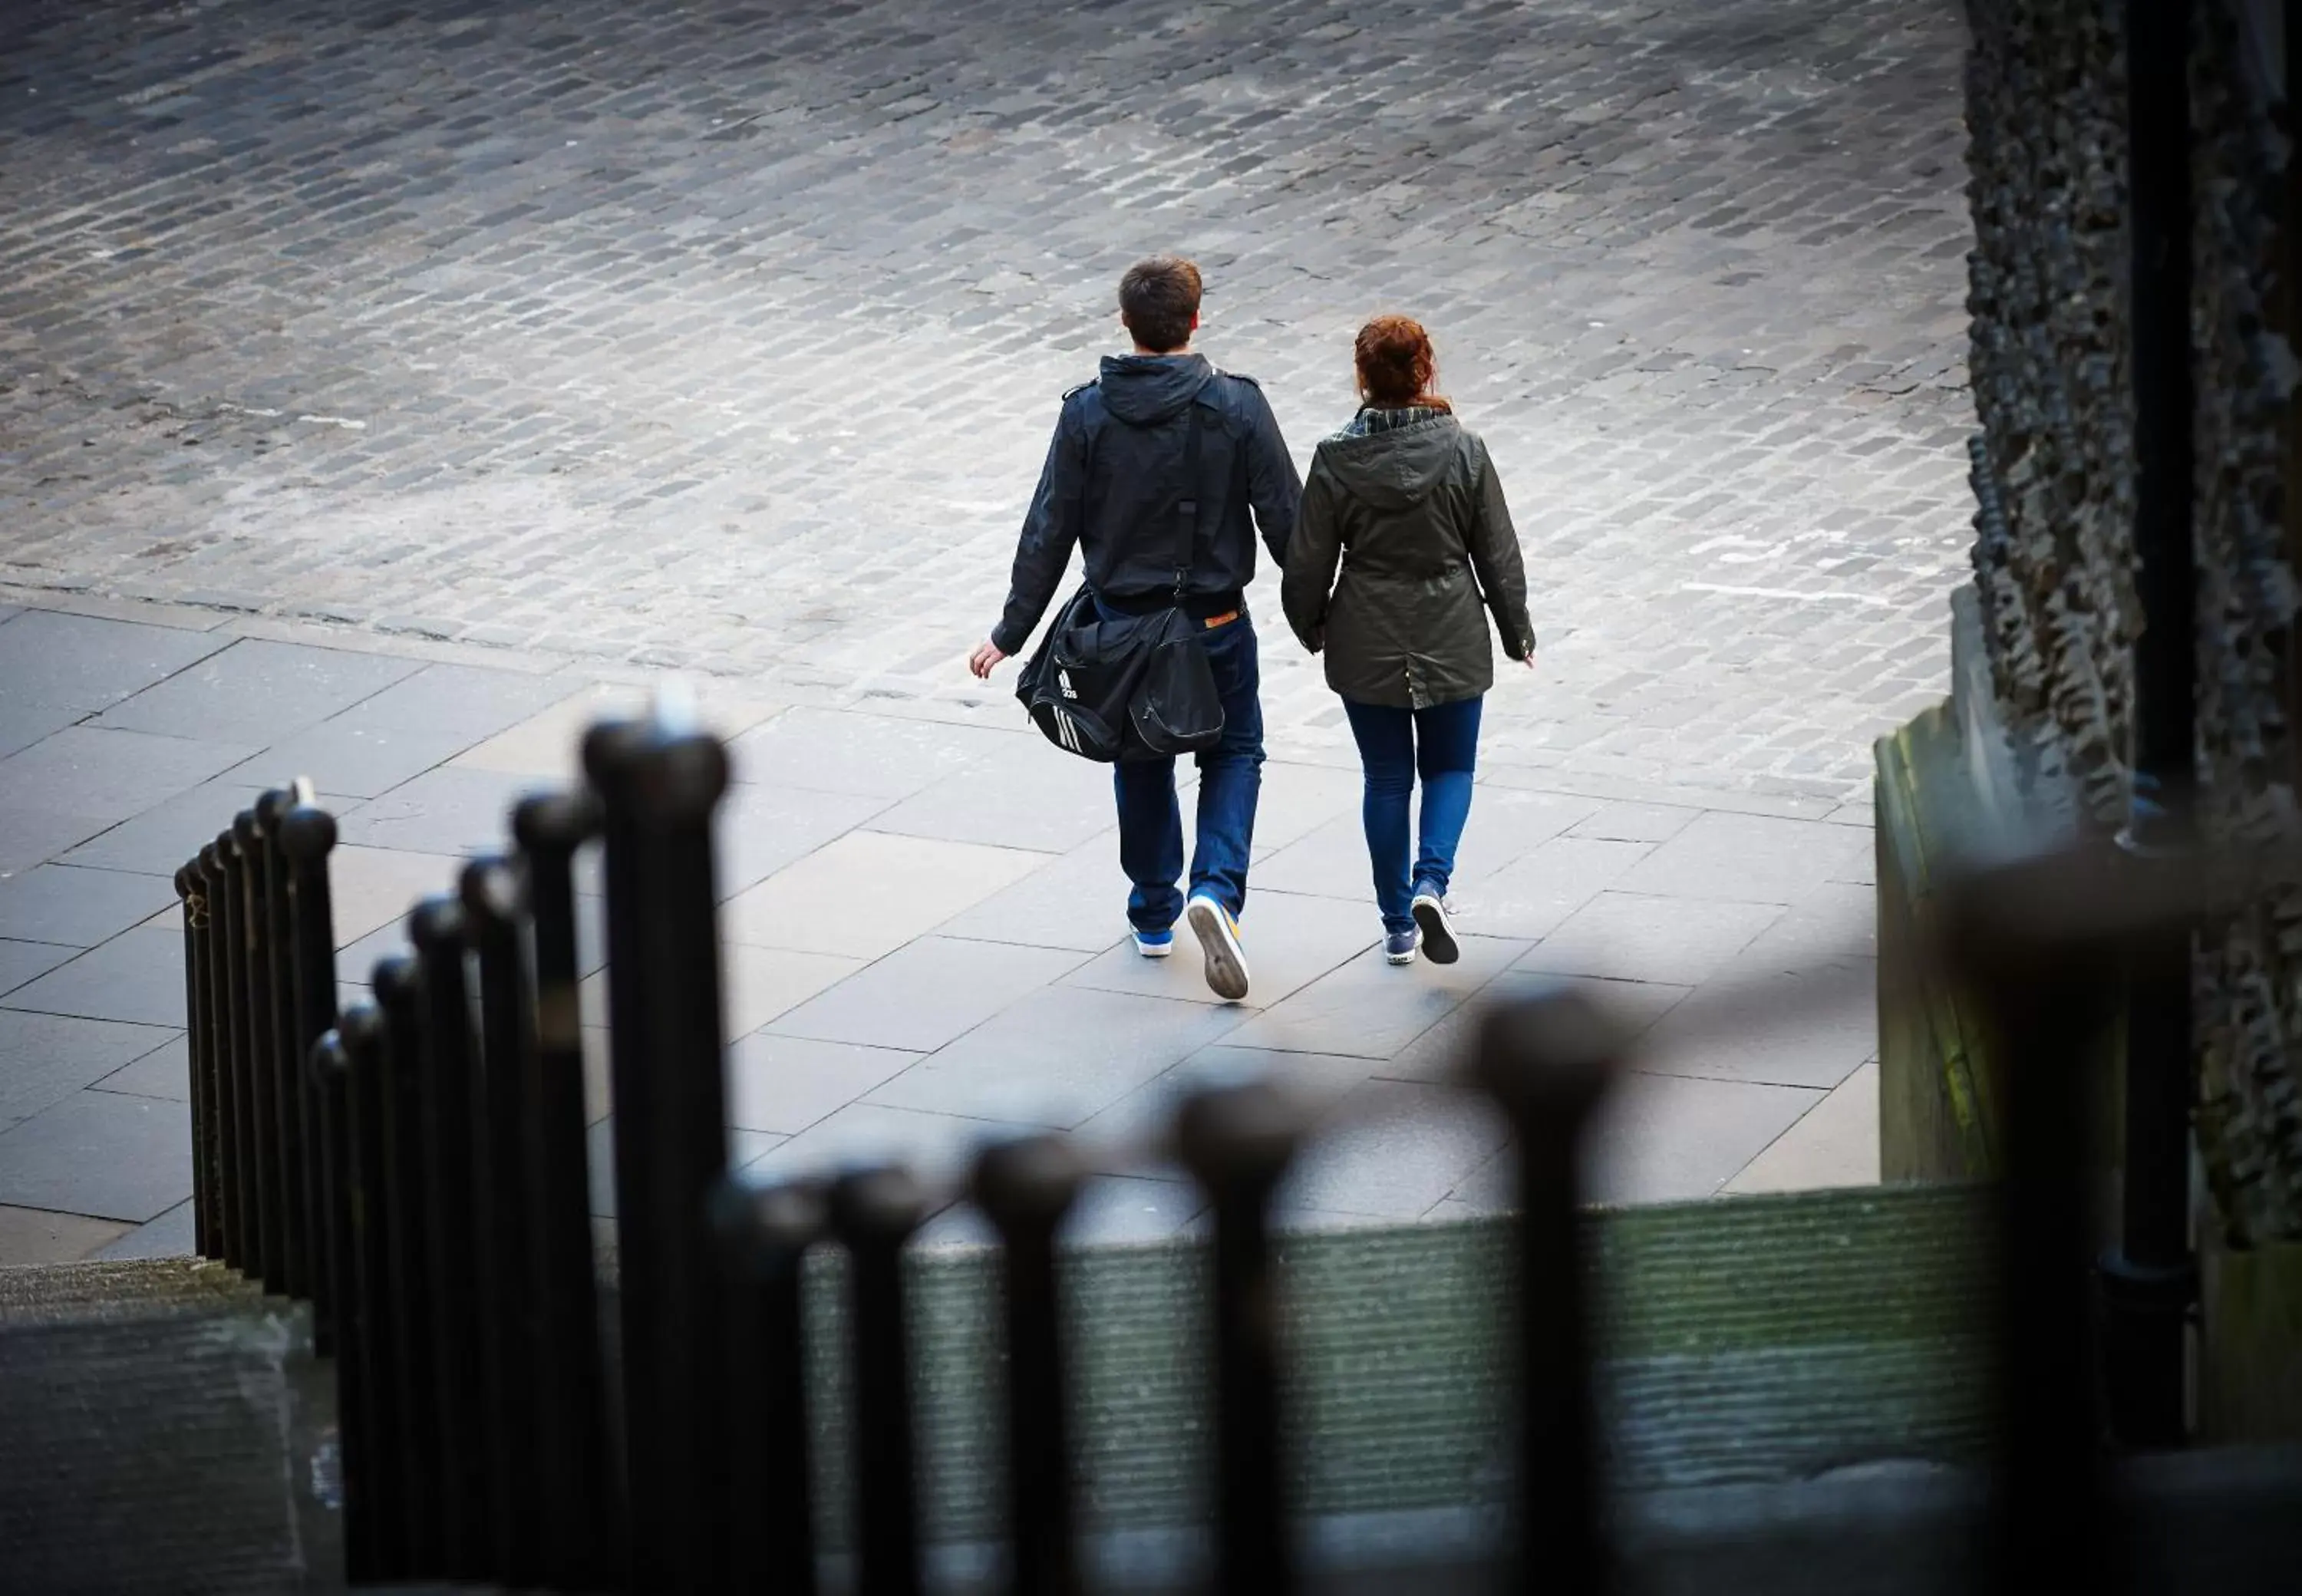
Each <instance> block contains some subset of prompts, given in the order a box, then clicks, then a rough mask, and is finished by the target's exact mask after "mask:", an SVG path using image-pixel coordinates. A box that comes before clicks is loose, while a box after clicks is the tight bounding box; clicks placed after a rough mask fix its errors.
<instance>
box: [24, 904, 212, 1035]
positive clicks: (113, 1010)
mask: <svg viewBox="0 0 2302 1596" xmlns="http://www.w3.org/2000/svg"><path fill="white" fill-rule="evenodd" d="M0 1007H5V1008H11V1009H23V1010H28V1011H30V1012H35V1013H45V1014H69V1015H72V1016H74V1017H76V1018H79V1019H84V1020H117V1021H129V1022H132V1023H134V1024H138V1025H162V1026H174V1027H177V1028H179V1029H181V1027H182V1026H183V1023H184V938H183V935H182V933H181V932H180V931H175V930H171V929H168V928H163V927H156V926H139V927H138V928H136V929H134V930H132V931H123V932H122V933H121V934H120V935H119V936H117V937H113V939H112V940H111V941H109V942H105V943H99V944H98V945H97V946H95V947H92V948H90V949H88V951H87V952H86V953H81V954H80V955H79V956H78V957H76V958H74V959H72V960H71V961H70V962H66V963H63V964H59V965H57V966H56V967H55V969H54V970H50V971H48V973H47V974H46V975H44V976H41V977H39V978H38V979H35V980H31V981H28V982H26V983H25V984H24V985H23V986H21V987H17V988H16V989H15V990H14V991H13V992H11V993H9V994H8V995H7V996H5V997H0Z"/></svg>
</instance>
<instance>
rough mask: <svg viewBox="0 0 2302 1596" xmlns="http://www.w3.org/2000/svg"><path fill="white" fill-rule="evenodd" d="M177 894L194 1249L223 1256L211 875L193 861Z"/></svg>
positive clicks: (178, 878)
mask: <svg viewBox="0 0 2302 1596" xmlns="http://www.w3.org/2000/svg"><path fill="white" fill-rule="evenodd" d="M176 896H177V897H178V898H180V899H181V900H182V902H183V905H184V1054H185V1068H186V1071H187V1079H186V1081H185V1085H186V1087H187V1088H188V1089H189V1094H190V1099H189V1100H190V1104H191V1118H192V1250H193V1251H194V1252H196V1253H197V1254H198V1255H199V1256H201V1257H203V1258H213V1257H217V1256H221V1251H220V1248H219V1247H218V1245H217V1240H216V1229H215V1225H216V1208H215V1189H214V1184H213V1176H214V1170H213V1168H212V1167H211V1163H210V1155H209V1148H208V1138H209V1136H210V1134H211V1125H210V1118H211V1116H212V1115H213V1114H214V1112H215V1110H214V1102H213V1100H212V1099H211V1097H210V1096H209V1095H208V1088H207V1074H208V1071H209V1067H210V1063H211V1060H210V1057H209V1054H208V1027H207V1005H208V996H207V957H208V898H207V879H206V876H205V875H204V874H203V873H202V872H201V869H200V861H198V860H197V859H194V860H192V861H189V862H188V863H187V864H185V865H184V866H183V868H182V869H179V870H178V871H177V872H176Z"/></svg>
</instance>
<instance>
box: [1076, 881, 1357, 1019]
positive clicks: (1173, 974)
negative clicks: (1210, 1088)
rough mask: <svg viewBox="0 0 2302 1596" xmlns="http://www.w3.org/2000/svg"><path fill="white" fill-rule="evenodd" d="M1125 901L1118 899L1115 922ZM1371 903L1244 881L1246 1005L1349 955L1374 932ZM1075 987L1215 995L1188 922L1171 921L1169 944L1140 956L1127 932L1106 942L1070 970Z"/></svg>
mask: <svg viewBox="0 0 2302 1596" xmlns="http://www.w3.org/2000/svg"><path fill="white" fill-rule="evenodd" d="M1124 909H1125V903H1124V899H1123V898H1122V900H1121V911H1122V919H1121V923H1122V926H1124V924H1125V918H1124ZM1381 934H1382V922H1381V921H1380V920H1376V919H1375V918H1374V913H1373V911H1372V910H1370V911H1369V912H1368V913H1367V915H1366V916H1365V918H1361V917H1360V916H1358V915H1357V914H1353V913H1351V912H1349V911H1347V910H1343V909H1340V908H1339V907H1338V905H1337V904H1336V903H1334V902H1333V900H1332V899H1328V898H1310V897H1303V896H1299V895H1295V894H1292V893H1281V892H1258V891H1256V890H1255V888H1254V887H1253V886H1252V885H1251V884H1250V886H1248V900H1247V912H1246V913H1245V914H1243V915H1241V916H1240V917H1239V937H1240V941H1241V944H1242V945H1243V946H1244V947H1245V949H1246V951H1247V963H1248V976H1249V977H1250V987H1249V989H1248V995H1247V1003H1248V1007H1251V1008H1262V1007H1266V1006H1268V1005H1269V1004H1274V1003H1278V1002H1281V1001H1282V1000H1283V999H1284V998H1285V997H1286V996H1287V995H1288V994H1290V993H1291V992H1294V991H1296V990H1298V988H1300V987H1304V986H1306V985H1308V984H1309V983H1310V982H1312V981H1315V980H1317V979H1319V978H1320V977H1321V976H1323V975H1324V974H1326V973H1327V972H1328V971H1329V970H1333V969H1335V968H1337V967H1338V966H1339V965H1341V964H1342V963H1344V962H1347V961H1348V960H1349V959H1351V958H1353V957H1355V956H1356V955H1357V953H1359V951H1360V950H1361V949H1363V948H1365V947H1367V946H1368V945H1371V944H1372V943H1374V940H1375V939H1376V938H1377V937H1379V936H1381ZM1070 980H1071V985H1073V986H1076V987H1101V988H1103V989H1104V990H1105V991H1107V992H1136V993H1140V994H1142V995H1144V996H1146V997H1178V998H1182V999H1184V1000H1186V1001H1187V1002H1190V1003H1221V1002H1222V1001H1223V1000H1222V998H1220V997H1217V996H1216V995H1214V993H1213V992H1212V991H1210V990H1209V989H1208V987H1207V978H1206V960H1205V959H1204V958H1203V957H1202V956H1201V954H1200V952H1199V946H1198V942H1197V939H1196V938H1195V937H1192V936H1191V934H1190V931H1189V928H1188V927H1180V926H1179V927H1177V928H1176V933H1175V951H1174V953H1173V954H1172V955H1171V956H1170V957H1168V958H1164V959H1146V958H1145V957H1143V956H1142V955H1141V954H1140V953H1137V952H1136V951H1135V944H1134V942H1133V941H1132V940H1131V939H1130V940H1129V941H1127V942H1123V943H1121V944H1120V945H1117V946H1115V947H1113V948H1112V949H1111V950H1110V951H1109V952H1108V953H1104V954H1102V955H1101V956H1099V957H1097V958H1096V959H1095V960H1093V961H1091V962H1088V963H1087V964H1085V965H1083V966H1082V967H1081V968H1080V970H1079V971H1078V973H1076V974H1075V975H1073V976H1071V978H1070Z"/></svg>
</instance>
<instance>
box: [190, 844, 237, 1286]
mask: <svg viewBox="0 0 2302 1596" xmlns="http://www.w3.org/2000/svg"><path fill="white" fill-rule="evenodd" d="M220 840H221V839H219V841H220ZM198 869H199V877H200V886H201V888H202V890H203V892H204V893H205V894H206V899H207V920H208V931H207V935H206V937H203V938H202V939H201V957H200V978H201V982H202V990H201V999H200V1018H201V1021H202V1029H204V1030H205V1031H206V1035H207V1062H206V1066H205V1073H206V1081H207V1106H208V1113H207V1121H206V1123H207V1129H206V1138H205V1145H204V1147H203V1148H201V1149H198V1150H199V1151H202V1152H204V1153H205V1155H206V1159H207V1178H208V1196H209V1198H210V1200H211V1202H212V1203H213V1205H214V1210H215V1213H214V1218H212V1219H211V1220H210V1221H209V1225H208V1235H209V1239H210V1240H211V1242H212V1243H213V1244H214V1245H213V1247H212V1248H211V1249H210V1250H208V1252H207V1256H209V1257H212V1258H220V1259H222V1260H223V1262H225V1263H227V1264H231V1266H232V1267H234V1268H235V1269H236V1268H238V1267H239V1261H240V1248H239V1135H238V1123H239V1121H238V1117H237V1116H238V1113H239V1105H238V1099H237V1096H236V1094H235V1090H234V1088H235V1086H236V1084H237V1083H236V1082H235V1081H234V1080H233V1078H232V1048H233V1040H232V1022H231V987H232V980H231V899H232V889H231V884H230V881H229V879H228V878H226V876H225V874H224V856H223V850H222V848H221V847H220V846H219V844H218V843H209V844H206V845H205V846H204V847H202V848H201V849H200V852H199V858H198Z"/></svg>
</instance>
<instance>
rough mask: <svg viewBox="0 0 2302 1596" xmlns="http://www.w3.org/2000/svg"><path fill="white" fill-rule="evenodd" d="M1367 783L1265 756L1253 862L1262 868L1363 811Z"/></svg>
mask: <svg viewBox="0 0 2302 1596" xmlns="http://www.w3.org/2000/svg"><path fill="white" fill-rule="evenodd" d="M1184 769H1186V770H1188V769H1189V766H1185V767H1184ZM1364 785H1365V783H1364V782H1363V780H1362V778H1361V777H1360V776H1359V774H1358V772H1357V771H1356V770H1347V769H1338V768H1336V767H1334V766H1332V765H1311V764H1304V763H1301V762H1299V761H1298V760H1281V759H1273V760H1265V761H1264V767H1263V786H1262V789H1261V791H1259V792H1258V793H1257V794H1256V803H1255V848H1254V852H1253V853H1252V855H1251V856H1250V858H1251V861H1252V863H1254V864H1255V865H1257V866H1260V865H1261V864H1262V863H1263V862H1264V861H1266V860H1268V859H1270V858H1271V857H1272V856H1273V855H1274V854H1276V853H1279V852H1280V851H1281V850H1282V849H1285V848H1288V847H1290V846H1292V845H1293V844H1296V843H1298V842H1300V841H1302V840H1303V838H1305V837H1306V836H1310V835H1311V834H1312V833H1313V832H1314V831H1316V830H1318V829H1319V828H1320V827H1323V826H1324V825H1325V824H1326V823H1327V822H1328V821H1330V820H1332V819H1335V818H1336V817H1337V816H1339V815H1345V814H1349V815H1356V814H1357V813H1358V811H1359V794H1360V793H1361V791H1362V790H1363V788H1364ZM1251 882H1252V877H1251V876H1250V883H1251ZM1272 885H1273V886H1277V885H1278V883H1276V882H1273V883H1272Z"/></svg>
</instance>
